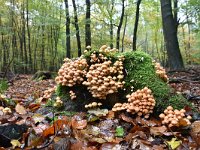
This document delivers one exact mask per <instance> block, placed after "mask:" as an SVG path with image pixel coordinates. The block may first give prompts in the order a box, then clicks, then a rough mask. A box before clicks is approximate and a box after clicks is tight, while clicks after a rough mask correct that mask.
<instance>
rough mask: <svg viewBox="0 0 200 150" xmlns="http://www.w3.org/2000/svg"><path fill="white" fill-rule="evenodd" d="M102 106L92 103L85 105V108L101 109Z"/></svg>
mask: <svg viewBox="0 0 200 150" xmlns="http://www.w3.org/2000/svg"><path fill="white" fill-rule="evenodd" d="M101 105H102V103H97V102H92V103H90V104H88V105H85V108H87V109H91V108H95V107H99V106H101Z"/></svg>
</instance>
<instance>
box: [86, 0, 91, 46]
mask: <svg viewBox="0 0 200 150" xmlns="http://www.w3.org/2000/svg"><path fill="white" fill-rule="evenodd" d="M85 16H86V18H85V47H87V46H88V45H90V46H91V29H90V23H91V20H90V0H86V15H85Z"/></svg>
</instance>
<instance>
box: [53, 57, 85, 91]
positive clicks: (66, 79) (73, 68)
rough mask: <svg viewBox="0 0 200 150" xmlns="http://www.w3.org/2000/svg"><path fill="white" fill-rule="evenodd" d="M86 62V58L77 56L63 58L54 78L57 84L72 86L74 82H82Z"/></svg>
mask: <svg viewBox="0 0 200 150" xmlns="http://www.w3.org/2000/svg"><path fill="white" fill-rule="evenodd" d="M87 67H88V64H87V61H86V59H84V58H79V59H76V60H71V59H69V58H65V59H64V64H63V65H62V67H61V68H60V69H59V71H58V76H57V77H56V78H55V81H56V83H57V84H61V85H62V86H69V87H72V86H74V85H75V84H77V83H78V84H80V83H82V82H83V80H84V77H85V75H86V73H87V72H86V70H87Z"/></svg>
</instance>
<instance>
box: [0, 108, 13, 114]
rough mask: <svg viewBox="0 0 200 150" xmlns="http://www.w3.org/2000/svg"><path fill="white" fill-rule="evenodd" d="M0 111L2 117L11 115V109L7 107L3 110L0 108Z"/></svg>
mask: <svg viewBox="0 0 200 150" xmlns="http://www.w3.org/2000/svg"><path fill="white" fill-rule="evenodd" d="M0 111H2V112H3V114H4V115H7V114H11V113H12V111H11V109H10V108H9V107H5V108H4V107H2V106H0Z"/></svg>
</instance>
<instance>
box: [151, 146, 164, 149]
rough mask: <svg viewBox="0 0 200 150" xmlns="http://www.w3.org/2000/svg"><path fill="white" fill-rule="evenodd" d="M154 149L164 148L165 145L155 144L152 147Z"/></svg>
mask: <svg viewBox="0 0 200 150" xmlns="http://www.w3.org/2000/svg"><path fill="white" fill-rule="evenodd" d="M152 150H164V148H163V146H162V145H154V146H153V147H152Z"/></svg>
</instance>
